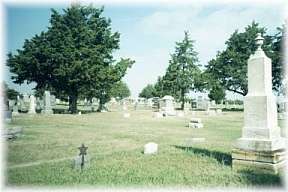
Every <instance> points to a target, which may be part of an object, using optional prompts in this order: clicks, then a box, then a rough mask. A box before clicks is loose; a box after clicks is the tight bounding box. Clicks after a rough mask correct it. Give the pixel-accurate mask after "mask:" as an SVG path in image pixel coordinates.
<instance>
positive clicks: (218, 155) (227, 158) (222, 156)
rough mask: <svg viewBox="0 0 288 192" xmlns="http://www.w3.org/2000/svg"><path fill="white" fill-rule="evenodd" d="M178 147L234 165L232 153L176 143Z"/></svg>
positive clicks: (224, 163)
mask: <svg viewBox="0 0 288 192" xmlns="http://www.w3.org/2000/svg"><path fill="white" fill-rule="evenodd" d="M174 147H175V148H177V149H182V150H184V151H186V152H192V153H194V154H200V155H203V156H207V157H211V158H214V159H216V160H217V161H218V162H219V163H221V164H223V165H227V166H232V157H231V154H228V153H223V152H220V151H210V150H207V149H201V148H196V147H185V146H178V145H174Z"/></svg>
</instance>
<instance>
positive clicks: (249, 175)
mask: <svg viewBox="0 0 288 192" xmlns="http://www.w3.org/2000/svg"><path fill="white" fill-rule="evenodd" d="M238 173H240V174H241V178H242V179H245V180H246V182H247V183H249V184H252V185H256V186H268V187H269V186H270V187H284V183H283V182H284V181H282V178H281V177H280V175H279V174H277V175H276V174H269V173H263V172H257V171H251V170H245V169H244V170H239V171H238Z"/></svg>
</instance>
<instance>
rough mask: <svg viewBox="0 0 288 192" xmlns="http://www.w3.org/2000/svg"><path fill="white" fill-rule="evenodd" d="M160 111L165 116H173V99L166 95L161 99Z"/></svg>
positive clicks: (174, 112) (174, 113)
mask: <svg viewBox="0 0 288 192" xmlns="http://www.w3.org/2000/svg"><path fill="white" fill-rule="evenodd" d="M162 105H163V106H161V110H162V111H163V114H164V115H165V116H175V115H176V111H175V107H174V98H173V97H172V96H170V95H166V96H164V97H163V98H162Z"/></svg>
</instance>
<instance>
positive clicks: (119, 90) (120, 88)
mask: <svg viewBox="0 0 288 192" xmlns="http://www.w3.org/2000/svg"><path fill="white" fill-rule="evenodd" d="M130 95H131V92H130V89H129V87H128V85H127V84H126V83H124V82H123V81H119V82H117V83H115V84H114V85H113V87H112V88H111V90H110V96H111V97H118V98H119V99H123V98H126V97H129V96H130Z"/></svg>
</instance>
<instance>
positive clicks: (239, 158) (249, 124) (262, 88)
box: [144, 33, 287, 173]
mask: <svg viewBox="0 0 288 192" xmlns="http://www.w3.org/2000/svg"><path fill="white" fill-rule="evenodd" d="M263 40H264V38H263V37H261V34H260V33H259V34H257V38H256V45H257V50H256V51H255V53H254V54H253V55H251V56H250V57H249V59H248V65H247V69H248V70H247V71H248V74H247V76H248V94H247V95H246V96H245V97H244V126H243V129H242V136H241V138H239V139H237V141H236V142H235V144H234V145H233V150H232V167H233V169H236V170H237V169H240V170H243V168H244V169H248V170H255V169H256V171H257V172H259V171H263V172H266V173H267V172H268V173H271V172H272V173H278V172H279V171H280V170H283V168H284V167H285V163H286V158H285V156H286V150H285V149H286V142H287V139H286V138H283V137H282V136H281V132H280V128H279V126H278V122H277V107H276V100H275V97H274V95H273V92H272V65H271V59H270V58H268V57H267V56H266V55H265V53H264V51H263V50H262V48H261V46H262V45H263ZM255 74H257V75H255ZM158 102H159V103H160V104H159V106H160V107H159V111H160V112H163V113H164V114H165V115H175V109H174V99H173V97H171V96H165V97H163V98H162V99H161V100H159V101H158ZM161 103H162V104H161ZM190 126H191V127H195V126H198V127H199V128H200V127H201V120H200V119H196V118H194V119H191V121H190V123H189V127H190ZM148 149H151V151H149V150H148ZM157 150H158V145H157V144H155V143H148V144H147V145H145V149H144V153H145V151H148V152H151V153H155V152H157ZM148 152H147V153H148Z"/></svg>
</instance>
